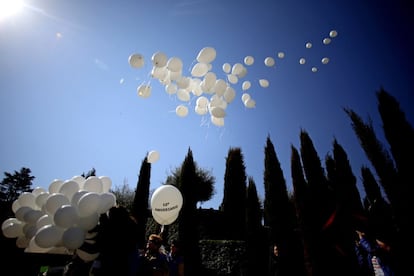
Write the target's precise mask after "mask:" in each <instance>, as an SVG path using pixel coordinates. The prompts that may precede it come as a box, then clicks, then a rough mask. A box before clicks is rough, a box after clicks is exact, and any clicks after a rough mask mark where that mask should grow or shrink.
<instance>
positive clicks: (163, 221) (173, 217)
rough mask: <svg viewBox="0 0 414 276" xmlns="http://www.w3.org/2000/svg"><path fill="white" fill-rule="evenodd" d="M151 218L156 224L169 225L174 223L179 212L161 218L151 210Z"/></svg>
mask: <svg viewBox="0 0 414 276" xmlns="http://www.w3.org/2000/svg"><path fill="white" fill-rule="evenodd" d="M151 214H152V217H153V218H154V220H155V221H156V222H158V223H159V224H161V225H170V224H172V223H173V222H174V221H176V220H177V218H178V215H179V214H180V213H179V212H177V213H173V214H171V215H170V216H162V215H160V214H159V213H158V212H155V211H154V210H151Z"/></svg>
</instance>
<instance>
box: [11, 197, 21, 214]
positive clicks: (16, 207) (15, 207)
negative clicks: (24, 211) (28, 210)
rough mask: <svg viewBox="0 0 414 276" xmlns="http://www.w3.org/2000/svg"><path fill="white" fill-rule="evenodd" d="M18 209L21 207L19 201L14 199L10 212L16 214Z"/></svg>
mask: <svg viewBox="0 0 414 276" xmlns="http://www.w3.org/2000/svg"><path fill="white" fill-rule="evenodd" d="M20 207H22V206H20V203H19V199H18V198H17V199H15V200H14V201H13V203H12V211H13V213H16V211H17V210H18V209H19V208H20Z"/></svg>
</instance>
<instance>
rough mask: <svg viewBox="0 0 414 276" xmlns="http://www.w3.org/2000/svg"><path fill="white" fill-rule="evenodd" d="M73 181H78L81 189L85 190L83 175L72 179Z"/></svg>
mask: <svg viewBox="0 0 414 276" xmlns="http://www.w3.org/2000/svg"><path fill="white" fill-rule="evenodd" d="M72 180H73V181H76V182H77V183H78V185H79V189H80V190H81V189H83V184H84V183H85V180H86V179H85V177H83V176H82V175H75V176H73V177H72Z"/></svg>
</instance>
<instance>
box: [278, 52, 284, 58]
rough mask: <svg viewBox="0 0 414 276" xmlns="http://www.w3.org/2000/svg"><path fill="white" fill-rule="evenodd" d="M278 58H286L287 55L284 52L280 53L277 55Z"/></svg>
mask: <svg viewBox="0 0 414 276" xmlns="http://www.w3.org/2000/svg"><path fill="white" fill-rule="evenodd" d="M277 57H278V58H284V57H285V53H284V52H279V53H277Z"/></svg>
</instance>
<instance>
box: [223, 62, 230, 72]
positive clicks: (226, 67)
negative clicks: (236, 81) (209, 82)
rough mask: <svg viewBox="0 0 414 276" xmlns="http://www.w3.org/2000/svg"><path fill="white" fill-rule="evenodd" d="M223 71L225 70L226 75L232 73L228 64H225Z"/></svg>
mask: <svg viewBox="0 0 414 276" xmlns="http://www.w3.org/2000/svg"><path fill="white" fill-rule="evenodd" d="M222 69H223V72H224V73H226V74H228V73H230V71H231V65H230V63H227V62H226V63H224V64H223V67H222Z"/></svg>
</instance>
